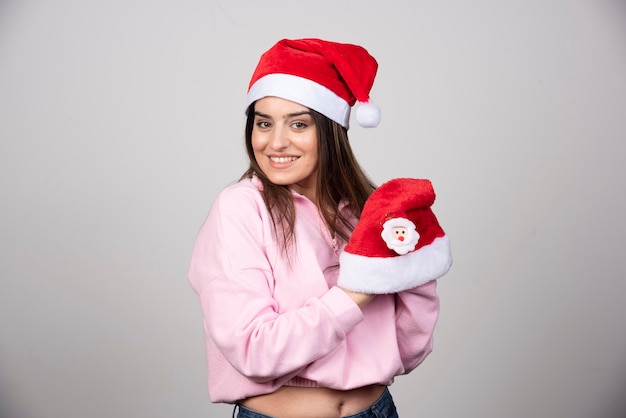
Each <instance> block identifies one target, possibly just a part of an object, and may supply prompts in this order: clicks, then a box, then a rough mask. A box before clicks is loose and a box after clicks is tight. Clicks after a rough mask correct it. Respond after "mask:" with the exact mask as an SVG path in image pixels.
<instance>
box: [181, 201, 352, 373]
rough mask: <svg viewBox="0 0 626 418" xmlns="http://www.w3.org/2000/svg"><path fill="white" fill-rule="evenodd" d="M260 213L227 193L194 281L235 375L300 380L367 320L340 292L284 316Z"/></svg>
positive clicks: (201, 245)
mask: <svg viewBox="0 0 626 418" xmlns="http://www.w3.org/2000/svg"><path fill="white" fill-rule="evenodd" d="M253 197H254V196H253ZM261 205H263V202H262V200H260V199H255V198H252V197H250V196H247V195H245V194H243V195H242V193H222V194H221V195H220V196H219V197H218V199H217V200H216V202H215V204H214V205H213V208H212V209H211V211H210V213H209V216H208V217H207V220H206V222H205V223H204V225H203V226H202V229H201V231H200V233H199V235H198V238H197V241H196V245H195V247H194V251H193V255H192V261H191V268H190V273H189V279H190V282H191V284H192V286H193V288H194V289H195V290H196V292H197V293H198V296H199V299H200V303H201V305H202V309H203V314H204V320H205V324H206V329H207V332H208V333H209V336H210V338H211V339H212V340H213V341H214V342H215V344H216V345H217V347H218V348H219V350H220V351H221V352H222V354H223V355H224V356H225V357H226V359H227V360H228V361H229V362H230V363H231V364H232V365H233V367H235V368H236V369H237V370H238V371H239V372H240V373H241V374H243V375H245V376H247V377H249V378H250V379H253V380H255V381H258V382H264V381H268V380H273V379H276V378H279V377H281V376H285V375H287V374H292V373H293V374H295V373H297V371H298V370H300V369H302V368H303V367H305V366H307V365H308V364H309V363H311V362H313V361H315V360H317V359H319V358H320V357H322V356H324V355H326V354H328V353H329V352H331V351H332V350H333V349H335V348H336V347H337V346H338V345H339V344H340V343H341V342H342V341H343V340H344V339H345V338H346V334H347V333H348V332H349V331H350V330H351V329H352V328H353V327H354V326H355V325H356V324H358V323H359V322H361V321H362V319H363V315H362V313H361V311H360V309H359V308H358V306H357V305H356V304H355V303H354V301H353V300H352V298H351V297H350V296H349V295H348V294H347V293H345V292H344V291H342V290H341V289H339V288H337V287H334V288H331V289H330V290H329V291H328V292H327V293H326V294H324V295H322V296H321V297H312V298H309V299H308V300H307V301H306V302H305V303H304V304H303V306H301V307H300V308H298V309H294V310H290V311H287V312H282V313H279V305H278V303H277V301H276V300H274V298H273V297H272V287H273V284H274V280H275V278H274V277H273V272H272V268H271V264H270V263H269V261H268V259H267V253H266V252H265V246H266V245H267V244H268V234H269V233H270V232H269V229H268V224H267V222H268V220H267V219H265V218H264V216H265V215H266V214H265V211H264V210H263V209H264V207H263V206H261ZM287 280H288V278H287Z"/></svg>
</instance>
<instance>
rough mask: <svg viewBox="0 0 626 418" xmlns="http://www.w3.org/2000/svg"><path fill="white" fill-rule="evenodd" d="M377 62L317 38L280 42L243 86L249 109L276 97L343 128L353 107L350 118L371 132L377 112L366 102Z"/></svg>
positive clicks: (361, 52)
mask: <svg viewBox="0 0 626 418" xmlns="http://www.w3.org/2000/svg"><path fill="white" fill-rule="evenodd" d="M377 70H378V63H377V62H376V60H375V59H374V57H372V56H371V55H370V54H369V53H368V52H367V51H366V50H365V49H364V48H363V47H361V46H358V45H353V44H345V43H338V42H330V41H325V40H322V39H315V38H307V39H283V40H281V41H279V42H278V43H276V44H275V45H274V46H273V47H272V48H270V49H269V50H268V51H267V52H265V53H264V54H263V55H262V56H261V59H260V60H259V63H258V65H257V67H256V69H255V71H254V74H253V75H252V78H251V80H250V84H249V86H248V100H247V102H248V103H247V105H248V106H249V105H250V104H252V103H253V102H255V101H256V100H259V99H261V98H263V97H267V96H276V97H281V98H283V99H287V100H291V101H293V102H296V103H300V104H302V105H304V106H307V107H309V108H311V109H313V110H316V111H318V112H320V113H321V114H323V115H324V116H326V117H328V118H330V119H332V120H334V121H335V122H337V123H339V124H340V125H342V126H343V127H345V128H346V129H347V128H348V127H349V122H350V109H351V107H352V106H353V105H354V104H355V103H356V102H359V106H358V107H357V110H356V119H357V122H358V123H359V125H361V126H364V127H368V128H370V127H376V126H377V125H378V123H379V122H380V110H379V109H378V107H376V106H375V105H373V104H372V103H370V99H369V93H370V90H371V88H372V86H373V84H374V78H375V77H376V71H377Z"/></svg>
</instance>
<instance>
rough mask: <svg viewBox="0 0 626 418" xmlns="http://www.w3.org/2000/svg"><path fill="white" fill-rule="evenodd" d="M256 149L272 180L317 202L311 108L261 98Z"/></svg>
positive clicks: (257, 107)
mask: <svg viewBox="0 0 626 418" xmlns="http://www.w3.org/2000/svg"><path fill="white" fill-rule="evenodd" d="M252 149H253V150H254V157H255V158H256V161H257V163H258V164H259V167H261V170H263V173H264V174H265V175H266V176H267V178H268V179H269V180H270V181H271V182H272V183H274V184H279V185H288V186H291V188H292V189H293V190H295V191H296V192H298V193H300V194H302V195H304V196H306V197H308V198H309V199H311V200H312V201H315V198H316V196H315V190H316V174H317V162H318V156H317V128H316V126H315V123H314V122H313V117H312V115H311V112H310V110H309V109H308V108H307V107H305V106H302V105H300V104H298V103H295V102H291V101H289V100H285V99H281V98H278V97H265V98H263V99H259V100H258V101H257V102H256V103H255V105H254V125H253V128H252Z"/></svg>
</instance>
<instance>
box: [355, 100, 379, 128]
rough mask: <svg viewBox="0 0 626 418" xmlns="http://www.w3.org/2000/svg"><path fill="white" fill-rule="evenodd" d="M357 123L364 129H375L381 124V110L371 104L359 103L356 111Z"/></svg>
mask: <svg viewBox="0 0 626 418" xmlns="http://www.w3.org/2000/svg"><path fill="white" fill-rule="evenodd" d="M356 121H357V122H358V123H359V125H361V126H363V127H364V128H375V127H377V126H378V124H379V123H380V109H379V108H378V106H376V105H374V104H372V103H370V102H367V103H362V102H359V106H358V107H357V109H356Z"/></svg>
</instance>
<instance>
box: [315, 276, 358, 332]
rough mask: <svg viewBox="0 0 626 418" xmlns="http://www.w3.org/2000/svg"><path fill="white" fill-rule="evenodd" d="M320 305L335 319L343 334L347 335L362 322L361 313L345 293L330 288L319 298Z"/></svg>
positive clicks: (336, 288) (335, 288)
mask: <svg viewBox="0 0 626 418" xmlns="http://www.w3.org/2000/svg"><path fill="white" fill-rule="evenodd" d="M320 300H321V301H322V303H323V304H324V305H325V306H326V308H327V309H328V310H329V311H330V312H331V313H332V315H333V316H334V317H335V319H336V321H337V323H338V324H339V327H340V328H341V329H342V330H343V332H345V333H348V332H349V331H350V330H351V329H352V328H354V327H355V326H356V325H357V324H358V323H359V322H361V321H362V320H363V312H361V309H360V308H359V306H358V305H357V304H356V303H354V301H353V300H352V298H351V297H350V296H348V294H347V293H346V292H344V291H343V290H341V289H340V288H338V287H336V286H335V287H332V288H331V289H330V290H329V291H328V292H327V293H326V294H325V295H324V296H322V297H321V298H320Z"/></svg>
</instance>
